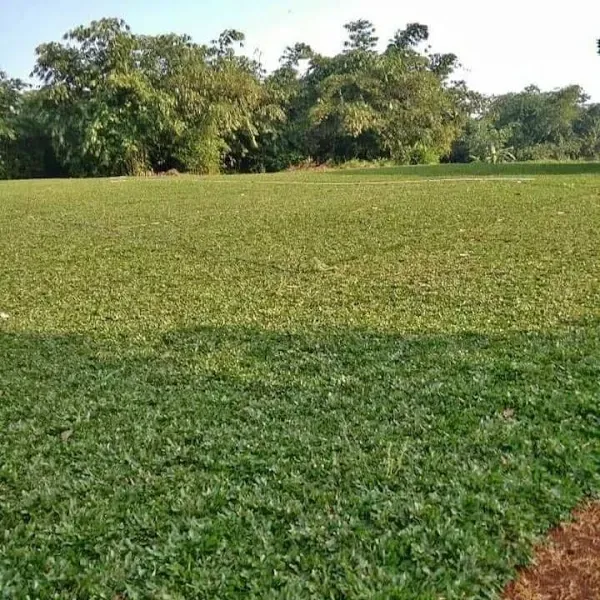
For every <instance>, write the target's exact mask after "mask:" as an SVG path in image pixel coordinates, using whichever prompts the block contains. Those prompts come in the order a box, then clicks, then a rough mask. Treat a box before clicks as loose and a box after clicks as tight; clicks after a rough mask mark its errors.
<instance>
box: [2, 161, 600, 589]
mask: <svg viewBox="0 0 600 600" xmlns="http://www.w3.org/2000/svg"><path fill="white" fill-rule="evenodd" d="M482 174H485V175H497V176H498V175H499V176H504V175H507V176H511V177H512V179H507V180H503V181H501V180H484V181H467V180H465V179H467V178H469V177H476V176H479V175H482ZM598 174H599V168H598V165H583V166H582V165H556V166H553V167H549V166H547V165H533V166H519V165H510V166H509V167H506V168H505V169H500V168H491V167H478V166H476V165H475V166H471V167H461V168H452V167H447V168H444V167H437V168H431V167H428V168H410V169H392V170H373V171H371V170H367V171H360V172H356V171H344V172H327V173H312V174H306V173H299V174H281V175H272V176H269V175H265V176H240V177H229V178H207V179H198V178H192V177H180V178H173V179H170V178H155V179H147V180H134V179H115V180H86V181H76V180H69V181H35V182H0V312H1V313H5V314H3V315H2V316H1V319H0V431H1V435H0V597H1V598H6V599H11V600H17V599H25V598H31V599H34V598H35V599H38V598H39V599H46V598H105V599H109V600H113V599H121V600H123V599H137V598H144V599H146V598H147V599H157V600H158V599H160V600H167V599H169V600H175V599H176V600H183V599H188V598H192V599H194V598H206V599H209V598H211V599H212V598H237V597H240V598H241V597H249V598H261V599H267V598H282V599H283V598H286V599H302V598H315V599H321V598H330V599H342V598H364V599H372V598H380V599H389V598H399V599H416V598H419V599H429V600H433V599H446V600H448V599H454V598H494V597H496V596H497V594H498V593H499V592H500V590H501V589H502V587H503V585H504V584H505V583H506V582H507V581H508V580H509V579H510V578H511V577H512V575H513V574H514V571H515V568H516V567H517V566H518V565H520V564H523V563H524V562H526V561H527V560H528V557H529V555H530V552H531V548H532V544H533V542H534V541H535V540H536V539H538V537H539V536H540V535H542V534H543V533H544V532H545V531H546V530H547V529H548V527H550V526H551V525H553V524H555V523H557V522H558V521H560V520H561V519H563V518H565V517H566V516H567V515H568V513H569V511H570V510H571V509H572V508H573V507H574V506H575V505H576V504H577V503H578V502H579V501H581V500H582V499H583V498H584V497H586V496H593V495H597V494H598V493H599V492H600V435H599V434H598V432H599V428H600V177H598ZM434 177H441V178H443V179H444V181H442V180H440V181H429V179H430V178H434ZM452 177H456V178H457V179H456V180H455V181H447V180H445V179H449V178H452ZM517 177H521V179H517Z"/></svg>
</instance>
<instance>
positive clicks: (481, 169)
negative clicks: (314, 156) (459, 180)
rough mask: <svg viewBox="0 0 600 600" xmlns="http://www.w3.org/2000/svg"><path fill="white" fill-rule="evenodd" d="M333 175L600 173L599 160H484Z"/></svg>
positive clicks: (500, 175) (406, 175) (509, 175)
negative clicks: (563, 161) (558, 161)
mask: <svg viewBox="0 0 600 600" xmlns="http://www.w3.org/2000/svg"><path fill="white" fill-rule="evenodd" d="M335 174H336V175H350V176H353V175H366V174H369V175H377V176H380V175H384V176H385V175H387V176H389V177H398V176H405V177H426V178H429V177H433V178H435V177H484V176H496V177H511V176H536V175H538V176H541V175H563V176H568V175H573V176H574V175H600V163H592V162H590V163H588V162H572V163H506V164H501V165H492V164H486V163H469V164H441V165H416V166H399V167H388V168H373V169H347V170H339V171H335Z"/></svg>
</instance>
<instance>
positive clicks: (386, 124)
mask: <svg viewBox="0 0 600 600" xmlns="http://www.w3.org/2000/svg"><path fill="white" fill-rule="evenodd" d="M344 27H345V30H346V33H347V41H346V42H345V43H344V46H343V48H342V49H341V52H340V53H339V54H337V55H335V56H323V55H321V54H319V53H317V52H315V51H314V50H313V49H312V48H311V47H310V46H308V45H307V44H304V43H296V44H293V45H291V46H289V47H288V48H287V49H286V50H285V52H284V54H283V56H282V57H281V64H280V67H279V68H278V69H277V70H275V71H274V72H272V73H270V74H267V73H265V72H264V70H263V68H262V66H261V65H260V64H259V63H258V62H256V61H255V60H252V59H249V58H248V57H246V56H244V55H243V54H241V53H240V52H238V50H239V48H240V47H241V46H243V43H244V35H243V33H241V32H239V31H236V30H233V29H229V30H226V31H224V32H223V33H222V34H221V35H220V36H219V37H218V38H217V39H216V40H213V41H212V42H210V43H209V44H206V45H200V44H196V43H194V42H193V41H192V40H191V39H190V38H189V37H188V36H184V35H175V34H164V35H156V36H147V35H137V34H135V33H133V32H132V31H131V30H130V28H129V27H128V26H127V24H126V23H124V22H123V21H121V20H119V19H101V20H99V21H93V22H92V23H90V24H89V25H86V26H80V27H76V28H75V29H73V30H71V31H69V32H67V33H66V34H65V36H64V37H63V39H62V40H61V41H60V42H51V43H47V44H42V45H41V46H39V47H38V48H37V50H36V53H37V61H36V64H35V66H34V69H33V75H34V76H35V77H36V78H37V80H38V82H39V85H37V86H35V87H33V88H28V87H27V86H25V84H23V82H21V81H19V80H15V79H11V78H9V77H8V76H7V75H6V74H5V73H3V72H1V71H0V177H41V176H56V175H70V176H87V175H96V176H102V175H121V174H141V173H147V172H159V171H165V170H168V169H170V168H177V169H179V170H182V171H190V172H197V173H209V172H216V171H221V170H239V171H263V170H279V169H284V168H286V167H289V166H291V165H295V164H299V163H305V162H316V163H321V162H325V161H331V162H342V161H348V160H352V159H361V160H378V159H386V160H392V161H396V162H399V163H423V162H438V161H440V160H457V161H471V160H484V161H490V162H500V161H505V160H515V159H519V160H528V159H579V158H586V159H592V158H597V157H598V156H600V106H599V105H593V104H589V103H588V99H587V97H586V96H585V94H584V92H583V90H581V89H580V88H579V87H577V86H571V87H567V88H564V89H562V90H555V91H551V92H542V91H541V90H539V89H537V88H535V87H529V88H526V89H525V90H524V91H522V92H520V93H511V94H506V95H504V96H499V97H494V98H484V97H482V96H481V95H479V94H477V93H475V92H473V91H470V90H468V89H467V87H466V85H465V84H464V83H463V82H460V81H455V80H454V79H453V76H454V73H455V71H456V69H457V67H458V59H457V57H456V56H455V55H454V54H452V53H446V54H437V53H432V52H431V51H430V48H429V46H426V45H425V44H426V43H427V42H428V40H429V30H428V28H427V26H426V25H423V24H421V23H410V24H408V25H407V26H406V27H405V28H404V29H399V30H398V31H397V32H396V33H395V34H394V36H393V37H392V39H390V40H389V41H388V42H387V44H380V41H379V38H378V36H377V32H376V31H375V28H374V26H373V24H372V23H371V22H370V21H367V20H364V19H360V20H357V21H353V22H350V23H347V24H346V25H345V26H344ZM382 45H383V46H384V49H383V50H380V47H381V46H382Z"/></svg>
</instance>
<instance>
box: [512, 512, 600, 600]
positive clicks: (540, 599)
mask: <svg viewBox="0 0 600 600" xmlns="http://www.w3.org/2000/svg"><path fill="white" fill-rule="evenodd" d="M504 599H505V600H598V599H600V502H595V503H590V504H588V505H587V506H585V507H583V508H582V509H580V510H578V511H576V512H575V514H574V519H573V522H571V523H567V524H565V525H562V526H560V527H558V528H556V529H555V530H553V531H552V532H551V533H550V535H549V539H548V541H547V543H545V544H544V545H542V546H540V547H539V548H538V549H537V550H536V553H535V557H534V561H533V563H532V565H531V566H530V567H528V568H527V569H524V570H523V571H521V572H520V573H519V576H518V578H517V580H516V581H514V582H512V583H510V584H509V585H508V587H507V588H506V591H505V594H504Z"/></svg>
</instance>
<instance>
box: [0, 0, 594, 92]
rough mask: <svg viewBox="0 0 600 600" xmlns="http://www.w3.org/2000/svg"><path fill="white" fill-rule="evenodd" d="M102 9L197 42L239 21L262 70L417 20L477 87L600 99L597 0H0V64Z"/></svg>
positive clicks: (138, 26)
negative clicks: (296, 52)
mask: <svg viewBox="0 0 600 600" xmlns="http://www.w3.org/2000/svg"><path fill="white" fill-rule="evenodd" d="M552 5H554V6H555V7H556V8H551V6H552ZM559 6H560V8H559ZM108 16H114V17H121V18H123V19H125V21H127V23H129V25H130V26H131V27H132V30H133V31H134V32H135V33H144V34H154V33H165V32H175V33H187V34H189V35H191V36H192V38H193V39H194V40H195V41H196V42H200V43H202V42H208V41H210V40H211V39H214V38H216V37H217V36H218V34H219V33H220V32H221V31H222V30H224V29H232V28H233V29H239V30H241V31H243V32H244V33H245V34H246V36H247V43H246V48H247V50H246V51H247V52H248V53H250V54H252V53H254V52H259V53H260V55H261V58H262V61H263V64H265V66H266V67H267V68H269V69H272V68H275V67H276V66H277V62H278V58H279V56H280V55H281V54H282V52H283V50H284V48H285V47H286V46H287V45H292V44H293V43H295V42H306V43H308V44H310V45H311V46H312V47H313V48H314V49H315V50H316V51H318V52H320V53H323V54H334V53H337V52H338V51H339V50H340V49H341V47H342V44H343V40H344V39H345V35H344V34H345V32H344V29H343V24H344V23H346V22H348V21H351V20H355V19H358V18H365V19H369V20H370V21H372V22H373V23H374V24H375V26H376V27H377V31H378V34H379V37H380V39H381V43H382V44H384V43H385V42H386V41H387V40H388V39H389V38H390V37H391V36H392V35H393V33H394V32H395V31H396V30H397V29H399V28H402V27H404V25H405V24H406V23H410V22H421V23H425V24H427V25H429V28H430V44H431V46H432V50H433V51H436V52H454V53H455V54H456V55H458V57H459V59H460V61H461V63H462V64H463V65H464V67H463V69H462V70H461V72H460V73H459V77H460V78H461V79H465V80H466V81H467V82H468V84H469V85H470V87H472V88H473V89H475V90H477V91H480V92H483V93H486V94H501V93H505V92H509V91H519V90H521V89H523V88H524V87H525V86H527V85H530V84H535V85H538V86H539V87H540V88H542V89H544V90H550V89H555V88H558V87H562V86H565V85H570V84H579V85H581V86H582V87H583V88H584V90H585V91H586V92H587V93H588V94H589V95H590V96H591V98H592V100H594V101H597V102H600V56H598V55H597V53H596V40H597V39H598V38H600V1H598V0H570V1H569V2H565V3H563V2H560V1H559V0H556V2H552V1H549V0H501V1H499V2H490V1H489V0H487V1H485V0H454V1H453V2H448V1H447V0H419V1H417V0H413V2H410V3H406V2H401V1H399V0H343V1H340V0H277V1H276V0H169V1H165V0H104V1H100V2H98V1H91V0H52V1H48V0H0V69H2V70H4V71H7V72H8V73H9V75H11V76H12V77H21V78H26V77H27V76H28V74H29V72H30V71H31V69H32V67H33V64H34V62H35V54H34V50H35V47H36V46H37V45H38V44H40V43H43V42H48V41H55V40H59V39H60V37H61V36H62V34H63V33H64V32H65V31H67V30H69V29H71V28H73V27H75V26H77V25H80V24H84V23H88V22H89V21H91V20H92V19H98V18H101V17H108Z"/></svg>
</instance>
